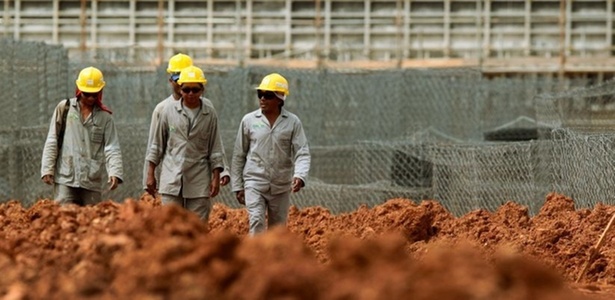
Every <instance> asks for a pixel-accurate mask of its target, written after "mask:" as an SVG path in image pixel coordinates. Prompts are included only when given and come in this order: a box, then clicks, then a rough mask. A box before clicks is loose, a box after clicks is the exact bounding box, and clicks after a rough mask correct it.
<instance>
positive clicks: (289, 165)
mask: <svg viewBox="0 0 615 300" xmlns="http://www.w3.org/2000/svg"><path fill="white" fill-rule="evenodd" d="M309 170H310V151H309V147H308V142H307V138H306V136H305V132H304V130H303V125H302V124H301V121H300V120H299V118H298V117H297V116H296V115H294V114H292V113H290V112H288V111H287V110H285V109H284V108H282V111H281V112H280V115H279V116H278V118H277V119H276V121H275V123H274V124H273V126H270V124H269V121H268V120H267V118H266V117H265V116H264V115H263V113H262V112H261V110H260V109H258V110H256V111H253V112H251V113H249V114H246V115H245V116H244V117H243V119H242V120H241V124H240V125H239V131H238V132H237V138H236V140H235V147H234V150H233V159H232V162H231V185H232V190H233V192H237V191H241V190H244V189H246V188H255V189H257V190H259V191H262V192H267V191H270V192H271V194H274V195H275V194H280V193H284V192H288V191H290V189H291V184H292V179H293V177H297V178H300V179H301V180H303V182H304V183H306V184H307V176H308V172H309Z"/></svg>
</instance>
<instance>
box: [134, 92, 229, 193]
mask: <svg viewBox="0 0 615 300" xmlns="http://www.w3.org/2000/svg"><path fill="white" fill-rule="evenodd" d="M201 99H202V100H203V103H205V105H207V106H211V107H212V108H213V107H214V105H213V103H212V102H211V100H209V99H207V98H201ZM176 101H179V100H175V98H174V97H173V94H171V95H170V96H169V97H167V98H165V99H164V100H162V101H160V103H158V104H157V105H156V107H155V108H154V111H153V112H152V120H151V122H150V127H149V137H148V139H147V148H145V149H146V150H145V151H146V153H145V155H146V156H147V152H148V151H149V148H150V147H151V145H152V140H153V138H154V134H155V130H156V126H158V123H159V119H160V113H161V112H162V110H163V108H164V107H165V106H166V105H173V103H175V102H176ZM220 143H222V140H221V141H220ZM222 147H224V146H222ZM162 159H164V157H163V158H162ZM227 166H228V164H227V162H226V157H224V171H222V173H220V178H222V177H224V176H229V177H230V176H231V174H230V172H229V171H228V167H227ZM148 169H149V161H148V160H147V159H145V164H144V166H143V189H144V190H146V189H147V170H148ZM159 175H160V168H157V169H156V179H159V178H160V176H159Z"/></svg>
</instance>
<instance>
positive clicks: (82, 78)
mask: <svg viewBox="0 0 615 300" xmlns="http://www.w3.org/2000/svg"><path fill="white" fill-rule="evenodd" d="M75 83H76V84H77V88H78V89H79V90H80V91H82V92H86V93H98V92H100V90H102V88H103V87H105V79H104V78H103V73H102V72H101V71H100V70H99V69H96V68H94V67H87V68H85V69H83V70H81V72H79V77H77V80H76V81H75Z"/></svg>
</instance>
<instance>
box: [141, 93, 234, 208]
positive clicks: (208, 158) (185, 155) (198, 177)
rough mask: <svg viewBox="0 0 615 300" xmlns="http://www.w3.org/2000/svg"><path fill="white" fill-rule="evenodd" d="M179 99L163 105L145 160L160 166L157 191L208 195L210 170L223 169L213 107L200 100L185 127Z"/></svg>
mask: <svg viewBox="0 0 615 300" xmlns="http://www.w3.org/2000/svg"><path fill="white" fill-rule="evenodd" d="M182 101H183V99H180V100H178V101H175V102H173V103H169V104H168V105H164V106H163V108H162V110H161V113H160V116H159V117H160V118H159V119H158V124H154V134H153V137H152V141H151V142H152V143H151V146H150V148H149V151H148V152H147V156H146V160H147V161H151V162H152V163H154V164H155V165H156V166H157V168H162V169H161V171H160V182H159V185H158V186H159V187H158V191H159V192H160V193H161V194H168V195H174V196H181V197H183V198H200V197H209V184H210V182H211V173H212V171H213V170H214V169H216V168H219V169H220V170H222V169H223V168H224V149H223V148H222V143H221V140H222V139H221V137H220V134H219V130H218V116H217V113H216V111H215V109H214V108H213V106H209V105H207V104H206V101H205V99H201V110H200V112H199V113H198V114H197V115H196V116H195V119H194V122H192V124H191V125H192V126H189V125H190V123H191V122H190V121H189V119H188V115H187V114H186V111H185V109H184V108H183V107H182ZM163 157H164V160H163ZM161 161H162V165H161V166H160V165H159V164H160V162H161ZM180 192H181V195H180Z"/></svg>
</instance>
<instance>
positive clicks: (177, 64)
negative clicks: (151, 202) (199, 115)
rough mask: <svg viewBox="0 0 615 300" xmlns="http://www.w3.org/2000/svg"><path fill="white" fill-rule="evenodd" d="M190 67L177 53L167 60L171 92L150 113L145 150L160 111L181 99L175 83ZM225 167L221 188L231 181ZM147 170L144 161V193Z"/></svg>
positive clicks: (157, 178) (185, 56)
mask: <svg viewBox="0 0 615 300" xmlns="http://www.w3.org/2000/svg"><path fill="white" fill-rule="evenodd" d="M190 66H192V58H191V57H190V56H188V55H186V54H183V53H178V54H175V55H173V56H172V57H171V58H170V59H169V62H168V65H167V74H168V76H169V77H168V82H169V85H170V87H171V90H172V91H173V92H172V93H171V95H170V96H169V97H167V98H166V99H164V100H162V101H161V102H160V103H158V104H157V105H156V107H155V108H154V111H153V112H152V119H151V123H150V128H149V137H148V139H147V147H146V148H145V149H149V148H150V146H151V144H152V139H153V135H154V127H155V126H156V125H155V124H158V118H159V116H160V112H161V111H162V109H163V107H164V106H165V105H167V104H169V103H174V102H175V101H178V100H179V99H181V98H182V90H181V88H182V87H181V85H180V84H178V83H177V81H178V80H179V76H180V74H181V70H183V69H185V68H187V67H190ZM188 92H189V91H188ZM195 93H196V92H195ZM202 100H203V101H204V102H205V104H206V105H208V106H211V107H213V104H212V103H211V101H210V100H209V99H207V98H202ZM227 165H228V164H227V162H226V159H225V161H224V166H225V167H224V171H222V173H220V185H221V186H225V185H227V184H228V183H229V182H230V181H231V174H230V172H229V171H228V167H227ZM148 169H149V161H147V160H145V163H144V166H143V190H145V191H148V188H147V172H148ZM160 169H161V168H157V169H156V174H155V177H156V180H159V179H160ZM153 192H155V191H153ZM152 196H153V197H156V194H155V193H154V194H152Z"/></svg>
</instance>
